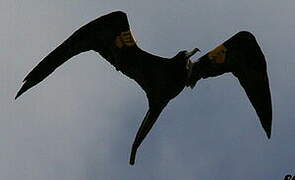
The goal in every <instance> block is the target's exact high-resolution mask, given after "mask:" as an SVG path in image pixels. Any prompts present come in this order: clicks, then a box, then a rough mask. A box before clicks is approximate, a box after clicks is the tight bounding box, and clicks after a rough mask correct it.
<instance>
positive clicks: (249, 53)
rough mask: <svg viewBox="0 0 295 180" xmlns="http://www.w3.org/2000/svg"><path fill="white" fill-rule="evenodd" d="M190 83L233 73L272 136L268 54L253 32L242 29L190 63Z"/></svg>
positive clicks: (268, 134)
mask: <svg viewBox="0 0 295 180" xmlns="http://www.w3.org/2000/svg"><path fill="white" fill-rule="evenodd" d="M190 67H191V76H190V79H189V82H188V86H191V87H194V86H195V84H196V82H197V81H198V80H199V79H201V78H208V77H214V76H219V75H222V74H223V73H227V72H231V73H233V74H234V76H236V77H237V78H238V79H239V82H240V84H241V85H242V87H243V88H244V90H245V92H246V94H247V96H248V98H249V100H250V102H251V103H252V105H253V106H254V109H255V110H256V113H257V115H258V117H259V119H260V122H261V124H262V126H263V128H264V130H265V132H266V134H267V137H268V138H270V136H271V125H272V103H271V93H270V88H269V82H268V76H267V68H266V61H265V57H264V55H263V53H262V51H261V49H260V47H259V45H258V43H257V41H256V39H255V37H254V36H253V34H251V33H249V32H245V31H242V32H239V33H237V34H236V35H234V36H233V37H231V38H230V39H229V40H227V41H225V42H224V43H222V44H221V45H220V46H218V47H216V48H215V49H213V50H212V51H210V52H209V53H207V54H205V55H204V56H202V57H201V58H200V59H199V60H198V61H197V62H194V63H192V64H191V66H190Z"/></svg>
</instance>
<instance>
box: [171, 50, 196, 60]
mask: <svg viewBox="0 0 295 180" xmlns="http://www.w3.org/2000/svg"><path fill="white" fill-rule="evenodd" d="M198 51H200V50H199V49H198V48H195V49H193V50H192V51H190V52H189V51H186V50H184V51H180V52H179V53H177V55H176V56H175V57H176V58H178V59H184V60H188V59H189V58H190V57H192V56H193V55H194V54H196V53H197V52H198Z"/></svg>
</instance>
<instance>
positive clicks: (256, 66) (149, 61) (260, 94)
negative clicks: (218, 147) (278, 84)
mask: <svg viewBox="0 0 295 180" xmlns="http://www.w3.org/2000/svg"><path fill="white" fill-rule="evenodd" d="M89 50H94V51H96V52H98V53H99V54H100V55H101V56H102V57H103V58H105V59H106V60H107V61H108V62H109V63H110V64H112V65H113V66H114V67H115V68H116V70H118V71H121V72H122V73H123V74H125V75H126V76H128V77H130V78H131V79H133V80H135V81H136V82H137V83H138V84H139V85H140V86H141V88H142V89H143V90H144V91H145V93H146V96H147V99H148V105H149V109H148V111H147V113H146V115H145V117H144V120H143V122H142V123H141V125H140V127H139V130H138V132H137V134H136V137H135V140H134V143H133V145H132V150H131V155H130V164H132V165H133V164H134V163H135V156H136V151H137V149H138V147H139V146H140V144H141V143H142V141H143V140H144V138H145V137H146V135H147V134H148V132H149V131H150V130H151V128H152V126H153V124H154V123H155V122H156V120H157V119H158V117H159V115H160V113H161V112H162V110H163V109H164V107H165V106H166V105H167V104H168V103H169V101H170V100H171V99H173V98H174V97H176V96H177V95H178V94H179V93H180V92H181V91H182V90H183V89H184V87H186V86H187V87H188V86H190V87H191V88H193V87H194V86H195V84H196V82H197V81H198V80H199V79H201V78H207V77H213V76H218V75H221V74H223V73H226V72H232V73H233V74H234V75H235V76H236V77H237V78H238V79H239V81H240V83H241V85H242V87H243V88H244V89H245V91H246V94H247V95H248V97H249V99H250V101H251V103H252V105H253V106H254V108H255V110H256V112H257V114H258V117H259V119H260V121H261V123H262V126H263V128H264V130H265V131H266V134H267V137H268V138H270V135H271V123H272V107H271V96H270V89H269V83H268V77H267V72H266V62H265V58H264V55H263V53H262V51H261V49H260V47H259V45H258V44H257V42H256V40H255V37H254V36H253V35H252V34H251V33H249V32H239V33H237V34H236V35H234V36H233V37H232V38H230V39H229V40H227V41H225V42H224V43H223V44H221V45H220V46H218V47H217V48H215V49H213V50H212V51H210V52H209V53H207V54H205V55H204V56H202V57H201V58H200V59H199V60H198V61H196V62H192V61H191V60H190V59H189V58H190V57H191V56H192V55H194V54H195V53H196V52H197V51H198V50H199V49H198V48H195V49H193V50H192V51H191V52H188V51H180V52H179V53H178V54H177V55H176V56H174V57H172V58H163V57H159V56H155V55H152V54H150V53H148V52H146V51H143V50H142V49H140V48H139V47H138V46H137V44H136V42H135V40H134V38H133V36H132V34H131V32H130V28H129V23H128V19H127V16H126V14H125V13H124V12H121V11H116V12H112V13H110V14H107V15H104V16H101V17H99V18H97V19H95V20H93V21H91V22H90V23H88V24H86V25H84V26H83V27H81V28H80V29H78V30H77V31H76V32H74V33H73V34H72V35H71V36H70V37H69V38H68V39H66V40H65V41H64V42H63V43H62V44H61V45H59V46H58V47H57V48H56V49H55V50H53V51H52V52H51V53H49V54H48V55H47V56H46V57H45V58H44V59H43V60H42V61H41V62H40V63H39V64H38V65H37V66H36V67H35V68H34V69H33V70H32V71H31V72H30V73H29V74H28V75H27V76H26V77H25V79H24V84H23V86H22V87H21V89H20V90H19V91H18V93H17V95H16V97H15V98H18V97H19V96H20V95H21V94H23V93H24V92H25V91H27V90H28V89H30V88H31V87H33V86H35V85H36V84H38V83H39V82H41V81H42V80H43V79H45V78H46V77H47V76H48V75H50V74H51V73H52V72H53V71H54V70H55V69H56V68H57V67H59V66H60V65H62V64H63V63H64V62H65V61H67V60H69V59H70V58H71V57H73V56H75V55H78V54H80V53H82V52H85V51H89Z"/></svg>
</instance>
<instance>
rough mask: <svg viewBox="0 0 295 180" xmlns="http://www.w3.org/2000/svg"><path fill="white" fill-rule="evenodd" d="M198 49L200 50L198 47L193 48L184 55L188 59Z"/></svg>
mask: <svg viewBox="0 0 295 180" xmlns="http://www.w3.org/2000/svg"><path fill="white" fill-rule="evenodd" d="M198 51H200V49H198V48H195V49H193V50H192V51H191V52H186V53H185V57H186V58H187V59H188V58H190V57H192V56H193V55H194V54H196V52H198Z"/></svg>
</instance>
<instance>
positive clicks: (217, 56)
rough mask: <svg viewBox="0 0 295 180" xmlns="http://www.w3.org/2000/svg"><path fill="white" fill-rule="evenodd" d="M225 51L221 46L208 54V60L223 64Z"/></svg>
mask: <svg viewBox="0 0 295 180" xmlns="http://www.w3.org/2000/svg"><path fill="white" fill-rule="evenodd" d="M226 51H227V49H226V47H225V46H224V45H223V44H221V45H220V46H218V47H216V48H215V49H213V50H212V51H210V52H209V53H208V58H209V59H212V60H214V61H215V62H216V63H224V61H225V54H226Z"/></svg>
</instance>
